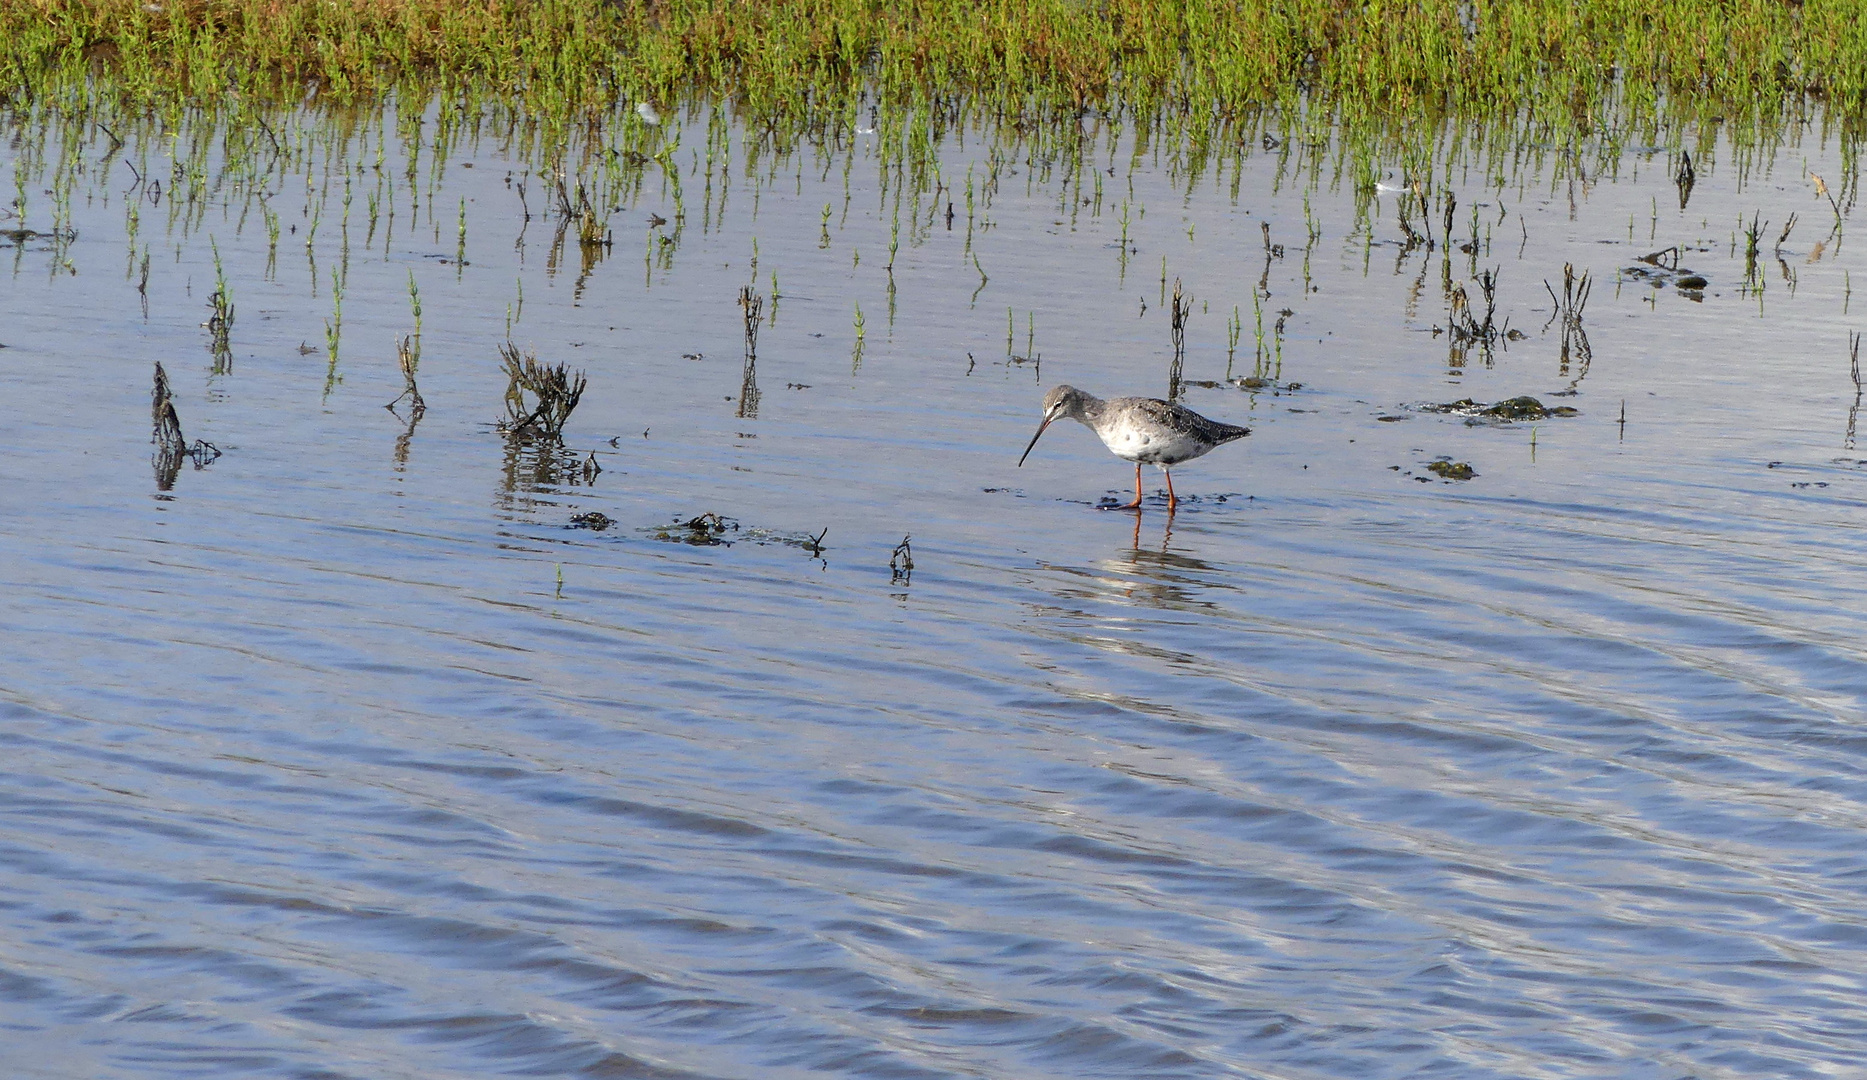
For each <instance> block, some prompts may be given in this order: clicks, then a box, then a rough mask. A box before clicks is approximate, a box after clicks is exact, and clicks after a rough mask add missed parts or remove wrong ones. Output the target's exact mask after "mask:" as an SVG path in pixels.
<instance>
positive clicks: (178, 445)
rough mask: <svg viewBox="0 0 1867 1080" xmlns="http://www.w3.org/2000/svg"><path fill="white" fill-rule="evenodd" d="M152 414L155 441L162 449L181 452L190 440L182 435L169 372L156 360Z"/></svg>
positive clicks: (151, 397)
mask: <svg viewBox="0 0 1867 1080" xmlns="http://www.w3.org/2000/svg"><path fill="white" fill-rule="evenodd" d="M149 405H150V414H151V419H153V420H154V422H155V443H156V446H158V447H159V448H161V450H162V451H169V450H173V451H174V453H176V454H177V455H179V454H181V453H182V452H183V451H184V450H185V449H186V448H187V446H188V440H187V438H186V437H185V436H183V435H182V422H181V418H180V417H178V416H176V415H175V399H174V395H173V394H172V393H170V392H169V373H168V372H166V371H164V370H162V361H160V360H157V361H156V385H155V389H154V391H152V392H151V394H150V402H149Z"/></svg>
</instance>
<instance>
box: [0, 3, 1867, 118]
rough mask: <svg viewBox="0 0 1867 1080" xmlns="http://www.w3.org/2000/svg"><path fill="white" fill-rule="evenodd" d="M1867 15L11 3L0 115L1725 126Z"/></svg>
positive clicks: (1792, 8)
mask: <svg viewBox="0 0 1867 1080" xmlns="http://www.w3.org/2000/svg"><path fill="white" fill-rule="evenodd" d="M1860 14H1861V13H1860V5H1859V3H1858V0H1803V2H1800V3H1786V2H1784V0H1478V2H1463V0H1423V2H1420V3H1411V4H1400V3H1384V2H1381V0H1267V2H1264V3H1241V2H1237V0H1098V2H1093V3H1089V2H1084V0H1020V2H1018V3H1002V2H1000V3H990V4H985V5H977V4H972V3H962V2H958V0H903V2H893V0H890V2H882V0H658V2H657V0H478V2H474V3H464V4H463V3H456V2H453V0H0V100H4V99H12V100H13V101H14V102H15V103H16V104H17V103H22V102H30V101H32V100H33V99H35V98H37V97H38V96H39V95H42V94H44V93H46V92H48V91H49V90H51V89H53V88H55V87H57V86H59V85H60V84H61V83H62V84H64V85H67V86H69V85H71V84H72V81H73V80H76V81H78V82H79V83H86V84H89V85H92V86H94V87H95V86H100V85H101V86H102V87H103V88H104V89H105V91H106V92H107V93H110V94H114V95H120V96H122V97H124V98H127V99H131V100H142V101H151V102H153V101H162V100H183V101H192V102H194V103H202V102H206V101H209V100H213V99H218V98H220V97H221V96H222V95H224V94H228V93H230V92H231V93H233V94H237V95H241V96H247V97H259V98H266V99H272V100H280V101H284V102H296V101H299V100H301V99H302V98H303V97H304V96H305V94H306V93H308V92H309V93H315V94H318V95H322V96H324V97H326V98H329V99H334V100H338V101H343V100H354V99H357V98H360V97H366V96H370V95H373V94H379V93H383V92H389V91H395V92H403V93H406V92H408V91H410V90H414V89H418V88H419V89H421V90H424V91H428V92H433V91H440V92H455V91H460V90H465V89H468V88H472V89H475V90H487V89H490V90H491V91H492V92H494V93H497V94H502V95H516V96H519V97H522V98H524V99H525V100H526V101H528V102H529V103H531V104H533V105H549V104H552V103H556V104H558V105H561V106H564V107H567V108H578V107H592V106H598V107H601V106H610V105H615V104H617V103H618V102H637V103H644V104H645V103H649V102H657V101H658V102H662V103H666V102H668V101H671V100H675V99H682V98H688V97H691V96H694V95H710V96H714V97H730V98H732V99H733V100H734V101H735V102H736V103H738V104H739V105H740V106H741V107H743V108H746V109H747V110H748V111H750V112H752V113H755V114H759V115H764V116H772V117H781V116H784V115H786V114H790V115H792V116H793V117H794V118H797V119H801V118H802V117H803V116H804V115H809V114H811V113H814V112H816V111H819V110H822V109H824V108H826V107H827V108H829V109H832V110H841V111H848V110H853V109H855V108H858V107H859V104H858V102H859V100H860V99H859V95H861V94H862V93H863V92H865V91H868V92H873V93H874V94H876V95H878V96H879V97H880V99H882V100H883V101H890V102H894V103H897V104H900V103H908V102H923V101H926V100H928V99H929V98H932V99H934V100H939V99H941V98H943V97H944V98H950V97H954V96H984V97H987V98H989V99H991V104H992V106H993V109H994V111H995V112H997V113H998V114H999V115H1001V116H1002V115H1005V114H1007V113H1009V114H1014V115H1022V114H1026V113H1029V112H1039V113H1042V112H1049V111H1053V110H1057V109H1075V108H1082V107H1087V106H1099V107H1102V108H1105V109H1106V108H1110V107H1114V106H1118V105H1119V106H1121V107H1125V108H1129V109H1133V110H1136V111H1137V112H1139V113H1143V114H1155V113H1159V112H1162V111H1166V112H1180V113H1188V114H1197V115H1200V116H1213V117H1228V116H1234V115H1236V114H1238V113H1240V112H1241V111H1246V110H1251V109H1256V108H1260V107H1263V106H1265V105H1267V104H1268V105H1279V106H1290V105H1293V104H1295V103H1297V102H1298V101H1299V100H1302V99H1305V98H1308V99H1312V100H1313V99H1316V98H1321V99H1324V100H1327V101H1328V102H1329V103H1330V104H1331V106H1332V107H1336V108H1346V109H1349V110H1350V111H1361V110H1377V111H1395V112H1400V113H1432V112H1436V111H1439V110H1443V109H1452V110H1457V111H1460V112H1462V113H1467V114H1470V113H1472V112H1479V113H1483V114H1507V113H1511V112H1514V111H1517V110H1523V109H1529V110H1532V111H1541V110H1568V111H1570V112H1571V113H1572V114H1579V115H1587V114H1589V113H1592V112H1596V111H1599V110H1600V109H1602V108H1604V107H1608V106H1612V107H1614V108H1617V109H1621V108H1631V109H1632V110H1634V111H1635V112H1636V113H1645V112H1651V111H1655V110H1658V109H1661V108H1674V109H1680V108H1683V109H1685V110H1688V111H1691V112H1693V113H1696V114H1698V115H1701V116H1708V115H1713V114H1737V115H1743V114H1748V113H1750V112H1752V111H1753V110H1756V109H1758V108H1763V109H1766V110H1767V109H1773V108H1775V107H1777V106H1778V105H1779V104H1780V103H1781V102H1782V101H1783V100H1785V99H1788V98H1792V97H1793V98H1801V97H1804V96H1813V97H1818V98H1823V99H1826V100H1827V101H1828V103H1829V106H1830V109H1831V111H1838V112H1840V113H1842V114H1845V115H1848V116H1857V115H1860V114H1861V113H1862V111H1863V106H1864V105H1867V30H1863V28H1862V20H1861V18H1860ZM100 76H101V77H102V78H99V77H100ZM643 115H644V118H645V119H648V118H650V117H652V116H653V107H652V105H651V106H649V107H648V109H647V111H645V112H644V114H643ZM650 122H652V120H651V121H650Z"/></svg>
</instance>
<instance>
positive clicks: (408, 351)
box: [383, 334, 428, 416]
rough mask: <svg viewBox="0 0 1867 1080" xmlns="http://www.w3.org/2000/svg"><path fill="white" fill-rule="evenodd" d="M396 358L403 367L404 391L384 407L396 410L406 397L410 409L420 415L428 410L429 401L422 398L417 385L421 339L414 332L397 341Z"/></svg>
mask: <svg viewBox="0 0 1867 1080" xmlns="http://www.w3.org/2000/svg"><path fill="white" fill-rule="evenodd" d="M395 358H396V364H397V366H398V367H400V368H401V369H402V383H403V386H402V392H401V393H399V394H397V395H396V396H395V400H394V401H391V402H390V403H389V404H387V405H384V406H383V408H385V409H388V410H389V411H390V412H394V411H395V407H396V405H397V404H398V403H399V402H401V401H402V400H403V399H404V398H406V399H407V400H408V404H409V408H410V410H411V411H413V412H414V414H415V415H416V416H420V415H421V414H422V413H424V412H426V411H427V410H428V404H427V402H424V401H423V400H421V388H420V387H418V386H416V385H415V369H416V368H417V367H419V366H420V365H421V339H420V338H418V337H416V336H415V335H413V334H404V335H403V336H402V340H400V341H398V342H396V343H395Z"/></svg>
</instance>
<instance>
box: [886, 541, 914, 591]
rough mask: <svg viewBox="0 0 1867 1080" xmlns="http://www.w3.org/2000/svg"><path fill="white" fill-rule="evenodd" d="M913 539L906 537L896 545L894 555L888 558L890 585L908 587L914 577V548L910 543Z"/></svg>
mask: <svg viewBox="0 0 1867 1080" xmlns="http://www.w3.org/2000/svg"><path fill="white" fill-rule="evenodd" d="M912 539H913V537H911V536H904V537H902V538H901V542H900V543H899V544H896V545H895V551H894V554H892V555H890V556H889V557H888V572H889V584H891V585H906V584H908V583H909V582H910V581H911V580H912V579H913V577H914V547H913V545H912V544H910V543H909V541H910V540H912Z"/></svg>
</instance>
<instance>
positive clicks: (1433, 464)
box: [1426, 458, 1478, 480]
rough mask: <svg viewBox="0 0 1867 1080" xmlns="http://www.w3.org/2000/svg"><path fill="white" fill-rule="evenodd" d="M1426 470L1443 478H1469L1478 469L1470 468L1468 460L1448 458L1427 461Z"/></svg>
mask: <svg viewBox="0 0 1867 1080" xmlns="http://www.w3.org/2000/svg"><path fill="white" fill-rule="evenodd" d="M1426 471H1427V472H1430V473H1432V474H1433V475H1435V476H1438V477H1440V478H1441V479H1444V480H1470V479H1471V478H1472V477H1474V476H1477V475H1478V470H1476V469H1474V468H1472V467H1471V463H1470V462H1466V461H1453V460H1451V459H1450V458H1441V459H1440V460H1438V461H1429V462H1427V463H1426Z"/></svg>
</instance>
